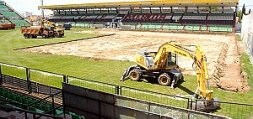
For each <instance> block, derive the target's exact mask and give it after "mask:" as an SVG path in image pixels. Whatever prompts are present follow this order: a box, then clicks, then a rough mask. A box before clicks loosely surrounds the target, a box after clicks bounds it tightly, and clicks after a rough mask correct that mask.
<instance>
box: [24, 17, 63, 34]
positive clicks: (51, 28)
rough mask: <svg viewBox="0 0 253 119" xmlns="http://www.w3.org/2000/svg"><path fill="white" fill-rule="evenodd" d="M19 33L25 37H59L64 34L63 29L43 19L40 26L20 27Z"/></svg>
mask: <svg viewBox="0 0 253 119" xmlns="http://www.w3.org/2000/svg"><path fill="white" fill-rule="evenodd" d="M21 33H22V34H23V35H24V37H25V38H37V37H38V36H41V37H42V38H54V37H58V38H60V37H63V36H64V29H63V28H61V27H57V26H56V25H55V23H53V22H50V21H47V20H43V21H42V22H41V25H40V26H29V27H27V26H23V27H21Z"/></svg>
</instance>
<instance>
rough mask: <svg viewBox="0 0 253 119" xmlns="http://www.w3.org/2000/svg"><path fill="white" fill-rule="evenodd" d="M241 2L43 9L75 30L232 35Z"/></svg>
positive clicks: (161, 0)
mask: <svg viewBox="0 0 253 119" xmlns="http://www.w3.org/2000/svg"><path fill="white" fill-rule="evenodd" d="M237 5H238V0H153V1H141V2H113V3H112V2H102V3H87V4H69V5H50V6H40V7H39V8H41V9H49V10H52V11H53V16H52V17H51V18H49V20H50V21H53V22H58V23H64V22H70V23H72V25H73V26H79V27H90V26H92V25H93V26H94V25H96V24H103V25H104V26H107V27H123V26H130V28H131V29H140V30H145V29H147V30H177V31H208V32H210V31H211V32H212V31H213V32H233V31H234V27H235V22H236V11H237Z"/></svg>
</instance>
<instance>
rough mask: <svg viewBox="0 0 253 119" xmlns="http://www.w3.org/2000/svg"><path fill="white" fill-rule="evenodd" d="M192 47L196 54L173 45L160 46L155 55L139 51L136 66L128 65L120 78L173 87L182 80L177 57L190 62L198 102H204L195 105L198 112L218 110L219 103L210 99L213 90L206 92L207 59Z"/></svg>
mask: <svg viewBox="0 0 253 119" xmlns="http://www.w3.org/2000/svg"><path fill="white" fill-rule="evenodd" d="M188 46H189V45H188ZM190 46H195V51H192V50H189V49H187V48H185V47H184V45H180V44H177V43H175V42H167V43H164V44H162V45H161V46H160V47H159V49H158V52H145V51H144V52H139V53H137V54H136V56H135V62H136V63H137V65H134V66H130V67H129V68H128V69H127V70H126V71H125V72H124V74H123V75H122V77H121V79H120V80H121V81H124V80H126V79H132V80H135V81H138V80H140V79H141V78H152V79H155V80H157V82H158V83H159V84H160V85H164V86H169V85H170V86H171V88H175V86H176V84H177V83H178V81H180V80H183V74H182V73H181V71H180V69H179V66H178V65H177V59H178V55H179V56H183V57H187V58H190V59H193V64H192V67H193V69H194V70H195V71H196V76H197V84H198V86H197V90H196V92H195V94H196V95H197V97H196V98H197V99H203V100H204V101H203V102H199V103H201V104H197V106H198V107H197V109H198V110H203V111H206V110H215V109H217V108H219V103H217V102H218V101H217V100H216V99H214V98H213V97H212V93H213V91H212V90H208V86H207V79H208V71H207V64H206V60H207V59H206V56H205V53H204V51H203V49H202V48H201V47H200V46H199V45H190Z"/></svg>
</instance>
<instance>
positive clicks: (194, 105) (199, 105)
mask: <svg viewBox="0 0 253 119" xmlns="http://www.w3.org/2000/svg"><path fill="white" fill-rule="evenodd" d="M190 108H191V109H192V110H197V111H202V112H213V111H215V110H217V109H220V102H219V99H217V98H214V99H213V100H204V99H202V100H195V101H192V102H191V105H190Z"/></svg>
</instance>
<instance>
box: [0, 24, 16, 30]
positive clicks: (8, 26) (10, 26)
mask: <svg viewBox="0 0 253 119" xmlns="http://www.w3.org/2000/svg"><path fill="white" fill-rule="evenodd" d="M10 29H15V24H13V23H0V30H10Z"/></svg>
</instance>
